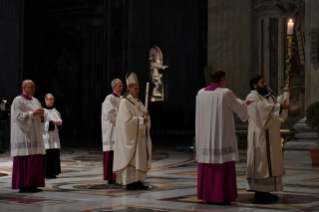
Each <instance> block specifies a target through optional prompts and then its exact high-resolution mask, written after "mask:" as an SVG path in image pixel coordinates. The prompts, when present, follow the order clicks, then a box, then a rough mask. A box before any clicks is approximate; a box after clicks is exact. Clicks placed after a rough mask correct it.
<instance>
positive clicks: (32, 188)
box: [29, 186, 43, 192]
mask: <svg viewBox="0 0 319 212" xmlns="http://www.w3.org/2000/svg"><path fill="white" fill-rule="evenodd" d="M29 190H30V191H31V192H41V191H43V190H42V189H39V188H37V187H35V186H31V187H30V188H29Z"/></svg>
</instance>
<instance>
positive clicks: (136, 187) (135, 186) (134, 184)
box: [126, 182, 138, 191]
mask: <svg viewBox="0 0 319 212" xmlns="http://www.w3.org/2000/svg"><path fill="white" fill-rule="evenodd" d="M126 189H127V190H130V191H132V190H138V186H137V183H136V182H135V183H130V184H127V185H126Z"/></svg>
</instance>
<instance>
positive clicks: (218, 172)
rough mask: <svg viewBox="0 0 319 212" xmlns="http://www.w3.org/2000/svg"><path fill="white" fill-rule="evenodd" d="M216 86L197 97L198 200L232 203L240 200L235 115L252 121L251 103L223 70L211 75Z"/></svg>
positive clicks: (200, 92) (213, 84) (202, 91)
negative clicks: (239, 95)
mask: <svg viewBox="0 0 319 212" xmlns="http://www.w3.org/2000/svg"><path fill="white" fill-rule="evenodd" d="M211 79H212V82H213V83H212V84H211V85H210V86H208V87H206V88H203V89H201V90H200V91H199V92H198V94H197V97H196V152H197V154H196V159H197V162H198V178H197V179H198V183H197V198H198V199H201V200H204V201H207V202H212V203H214V204H230V202H233V201H235V200H236V198H237V197H238V195H237V183H236V169H235V161H238V160H239V157H238V150H237V141H236V135H235V123H234V117H233V112H235V113H237V115H238V117H239V118H240V119H241V120H242V121H246V120H247V119H248V116H247V104H249V103H250V101H247V102H245V101H243V100H240V99H237V98H236V96H235V95H234V94H233V92H232V91H231V90H229V89H227V88H225V85H226V74H225V72H224V71H223V70H215V71H212V73H211Z"/></svg>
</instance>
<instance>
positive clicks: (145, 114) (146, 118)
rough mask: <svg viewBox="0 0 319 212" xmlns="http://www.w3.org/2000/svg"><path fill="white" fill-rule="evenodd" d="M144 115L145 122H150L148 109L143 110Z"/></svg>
mask: <svg viewBox="0 0 319 212" xmlns="http://www.w3.org/2000/svg"><path fill="white" fill-rule="evenodd" d="M143 117H144V124H146V123H147V122H148V111H144V112H143Z"/></svg>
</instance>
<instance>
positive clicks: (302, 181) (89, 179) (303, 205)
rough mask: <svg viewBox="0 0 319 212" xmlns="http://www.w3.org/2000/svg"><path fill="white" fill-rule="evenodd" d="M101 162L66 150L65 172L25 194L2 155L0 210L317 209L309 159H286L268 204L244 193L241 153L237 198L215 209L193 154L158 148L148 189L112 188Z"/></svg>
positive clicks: (318, 190)
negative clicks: (202, 194)
mask: <svg viewBox="0 0 319 212" xmlns="http://www.w3.org/2000/svg"><path fill="white" fill-rule="evenodd" d="M102 159H103V155H102V152H101V150H100V149H62V151H61V164H62V174H60V175H59V176H58V178H57V179H46V187H45V188H43V189H44V191H43V192H39V193H24V194H21V193H18V191H17V190H12V189H11V171H12V158H11V157H9V155H7V156H2V157H0V211H1V212H2V211H10V212H11V211H12V212H13V211H19V212H20V211H24V212H26V211H32V212H37V211H48V212H49V211H50V212H51V211H82V212H91V211H92V212H93V211H117V212H122V211H132V212H133V211H134V212H135V211H136V212H140V211H143V212H155V211H184V212H187V211H227V212H232V211H319V167H313V166H312V165H311V164H310V162H306V161H298V162H294V161H285V171H286V175H285V176H284V177H283V182H284V191H283V192H277V193H276V194H277V195H279V197H280V200H279V201H278V202H272V203H267V204H265V203H256V202H254V198H253V193H250V192H246V190H245V168H246V163H245V155H244V154H243V155H241V161H240V162H238V163H237V164H236V171H237V186H238V195H239V198H238V199H237V200H236V202H233V203H232V204H231V205H229V206H216V205H209V204H207V203H205V202H202V201H199V200H197V198H196V184H197V181H196V180H197V172H196V170H197V164H196V162H195V156H194V154H192V153H191V152H190V151H185V150H184V151H183V150H171V149H159V148H157V149H154V152H153V162H152V169H151V170H150V171H149V172H148V179H147V181H146V183H147V184H148V185H150V186H151V189H149V190H146V191H127V190H125V189H123V188H121V187H120V186H118V187H114V188H108V186H107V185H106V182H105V181H103V180H102V179H103V175H102V169H103V168H102Z"/></svg>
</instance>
